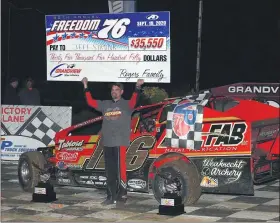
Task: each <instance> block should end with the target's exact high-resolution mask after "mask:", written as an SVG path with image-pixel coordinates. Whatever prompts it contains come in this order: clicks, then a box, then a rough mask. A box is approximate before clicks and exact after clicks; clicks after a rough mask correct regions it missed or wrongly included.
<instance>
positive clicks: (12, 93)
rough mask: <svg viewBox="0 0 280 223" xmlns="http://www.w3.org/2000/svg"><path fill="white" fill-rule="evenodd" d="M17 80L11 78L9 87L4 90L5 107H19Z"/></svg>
mask: <svg viewBox="0 0 280 223" xmlns="http://www.w3.org/2000/svg"><path fill="white" fill-rule="evenodd" d="M17 87H18V79H17V78H11V80H10V82H9V85H8V86H7V88H6V92H5V95H4V96H5V98H4V104H6V105H19V104H20V100H19V96H18V94H17Z"/></svg>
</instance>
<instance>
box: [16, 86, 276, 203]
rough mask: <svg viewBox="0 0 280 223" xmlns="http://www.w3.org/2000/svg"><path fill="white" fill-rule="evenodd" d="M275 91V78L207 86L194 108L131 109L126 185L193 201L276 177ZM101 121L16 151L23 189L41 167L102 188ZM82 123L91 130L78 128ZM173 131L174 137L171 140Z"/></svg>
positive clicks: (181, 104) (61, 178)
mask: <svg viewBox="0 0 280 223" xmlns="http://www.w3.org/2000/svg"><path fill="white" fill-rule="evenodd" d="M277 92H278V93H279V85H278V84H248V83H245V84H235V85H229V86H223V87H219V88H213V89H210V91H209V92H208V93H207V94H208V99H207V100H202V101H204V102H205V103H204V104H203V105H201V104H200V105H201V107H202V109H201V110H200V113H197V110H196V109H193V105H195V102H194V101H190V98H188V97H187V98H173V99H166V100H165V101H163V102H161V103H158V104H153V105H147V106H141V107H138V108H136V109H135V111H134V113H133V115H132V122H131V144H130V146H129V147H128V149H127V160H126V162H127V163H126V164H127V178H128V182H127V187H128V190H129V191H133V192H143V193H151V192H152V193H153V194H154V196H155V198H156V199H157V200H158V201H160V199H161V197H162V196H163V194H164V193H167V192H172V193H177V194H179V195H180V196H181V197H182V199H183V201H184V203H185V204H193V203H195V202H196V201H197V200H198V199H199V197H200V195H201V193H202V192H210V193H223V194H224V193H228V194H244V195H253V194H254V187H253V184H254V183H262V182H264V181H267V180H272V179H275V178H278V177H279V96H278V95H279V94H277ZM221 95H222V96H221ZM275 95H276V96H275ZM198 97H200V95H198ZM189 102H192V104H191V105H190V103H189ZM277 103H278V107H277ZM171 115H172V117H171V118H170V116H171ZM199 117H200V118H201V123H200V125H199V123H196V122H195V120H198V119H199ZM170 123H171V124H170ZM101 124H102V116H100V117H96V118H93V119H90V120H88V121H85V122H83V123H80V124H76V125H73V126H71V127H69V128H66V129H64V130H62V131H60V132H58V133H57V134H56V137H55V142H56V144H55V145H54V146H49V147H47V148H38V151H36V152H26V153H24V154H22V155H21V157H20V159H19V164H18V177H19V182H20V185H21V187H22V188H23V190H24V191H32V190H33V189H34V187H35V186H36V185H37V183H38V181H39V179H40V175H41V174H43V173H44V174H48V176H49V179H50V181H51V182H52V183H53V184H56V185H74V186H82V187H97V188H104V187H106V176H105V171H104V159H103V146H102V144H101V143H100V135H99V134H98V133H99V131H100V128H101ZM170 125H171V127H170ZM88 126H94V127H95V130H94V131H95V132H93V133H92V134H91V135H83V134H81V133H79V130H80V129H82V128H87V127H88ZM194 126H195V127H194ZM197 126H198V128H201V131H200V132H198V131H196V130H195V129H196V127H197ZM170 130H171V132H170ZM92 131H93V130H92ZM191 132H193V133H194V136H193V138H192V139H193V140H189V141H187V142H188V143H189V142H192V143H193V142H194V143H193V144H190V145H192V146H194V145H195V144H196V143H197V142H198V141H196V140H197V138H199V139H200V144H197V145H199V146H198V148H195V146H194V147H192V148H191V147H189V146H188V144H184V143H185V142H186V138H184V135H185V134H188V135H190V134H191ZM174 134H175V135H176V136H177V139H178V140H177V139H176V137H175V138H172V137H173V136H172V137H171V138H170V135H174ZM174 142H179V143H178V144H176V143H174ZM184 145H186V146H184ZM196 147H197V146H196Z"/></svg>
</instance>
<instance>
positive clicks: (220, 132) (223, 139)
mask: <svg viewBox="0 0 280 223" xmlns="http://www.w3.org/2000/svg"><path fill="white" fill-rule="evenodd" d="M246 130H247V125H246V123H245V122H237V123H225V124H211V127H210V130H209V132H207V133H203V135H205V136H206V137H205V140H204V144H203V146H204V147H208V146H209V147H211V146H212V147H213V146H237V145H239V144H241V143H242V142H243V140H244V136H245V133H246Z"/></svg>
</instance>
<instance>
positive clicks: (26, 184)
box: [18, 151, 47, 192]
mask: <svg viewBox="0 0 280 223" xmlns="http://www.w3.org/2000/svg"><path fill="white" fill-rule="evenodd" d="M33 163H34V164H35V165H37V166H38V167H39V168H40V169H43V168H44V166H45V164H46V163H47V161H46V160H45V158H44V156H43V154H42V153H40V152H37V151H34V152H26V153H23V154H21V156H20V158H19V162H18V180H19V185H20V187H21V188H22V189H23V190H24V191H26V192H33V189H34V187H35V186H36V185H37V184H38V182H39V178H40V176H39V170H38V168H36V167H35V166H34V164H33Z"/></svg>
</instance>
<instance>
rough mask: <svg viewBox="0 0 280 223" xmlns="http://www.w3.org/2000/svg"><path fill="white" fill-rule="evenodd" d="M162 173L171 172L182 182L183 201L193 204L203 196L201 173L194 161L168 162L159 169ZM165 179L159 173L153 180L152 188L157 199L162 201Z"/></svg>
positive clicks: (186, 203)
mask: <svg viewBox="0 0 280 223" xmlns="http://www.w3.org/2000/svg"><path fill="white" fill-rule="evenodd" d="M158 173H160V174H161V175H162V174H163V175H166V174H169V175H171V176H172V178H174V177H175V178H177V179H178V180H179V181H180V183H181V188H182V189H181V192H180V196H181V197H182V203H183V204H185V205H191V204H194V203H196V202H197V200H198V199H199V198H200V196H201V186H200V175H199V173H198V170H197V168H196V167H195V165H194V164H192V163H186V162H184V161H182V160H177V161H173V162H168V163H166V164H164V165H163V166H161V167H160V168H159V170H158ZM163 181H164V180H163V179H162V177H160V176H159V175H158V174H157V173H156V174H155V177H154V180H153V181H152V189H153V193H154V196H155V198H156V200H157V201H158V202H159V203H160V202H161V198H162V197H163V195H164V192H165V191H164V190H163V189H161V188H162V187H161V185H162V182H163Z"/></svg>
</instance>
